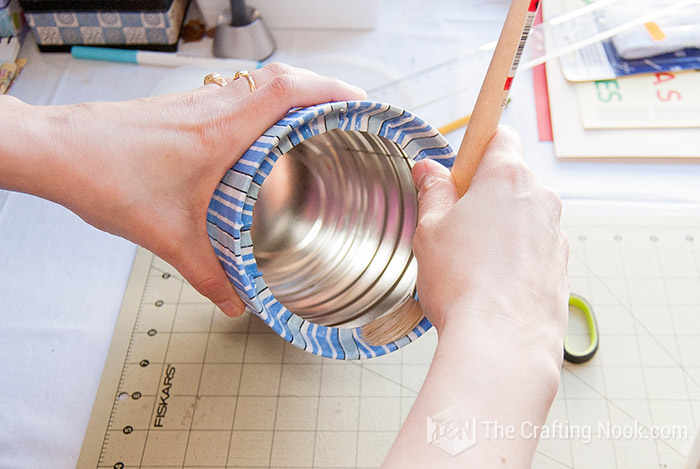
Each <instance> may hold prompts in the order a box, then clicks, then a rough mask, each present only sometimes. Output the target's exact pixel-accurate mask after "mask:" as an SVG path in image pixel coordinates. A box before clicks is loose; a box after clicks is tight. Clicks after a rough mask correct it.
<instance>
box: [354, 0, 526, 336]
mask: <svg viewBox="0 0 700 469" xmlns="http://www.w3.org/2000/svg"><path fill="white" fill-rule="evenodd" d="M539 3H540V2H539V0H513V1H512V3H511V5H510V9H509V10H508V15H507V16H506V21H505V23H504V25H503V29H502V30H501V35H500V37H499V39H498V44H497V45H496V49H495V50H494V51H493V57H491V63H490V64H489V68H488V70H487V72H486V77H485V78H484V82H483V84H482V85H481V90H480V91H479V96H478V97H477V99H476V104H475V105H474V111H473V112H472V114H471V118H470V120H469V125H468V126H467V130H466V132H465V133H464V138H463V139H462V144H461V145H460V147H459V151H458V152H457V157H456V158H455V163H454V166H453V167H452V178H453V179H454V181H455V185H456V186H457V191H458V192H459V195H460V197H461V196H463V195H464V194H465V193H466V192H467V189H468V188H469V184H470V183H471V180H472V178H473V177H474V174H475V173H476V169H477V167H478V166H479V162H480V161H481V158H482V156H483V154H484V151H485V150H486V147H487V146H488V144H489V142H490V141H491V139H492V138H493V136H494V135H495V134H496V131H497V130H498V123H499V121H500V120H501V114H503V109H504V108H505V107H506V103H507V101H508V94H509V93H510V89H511V85H512V83H513V77H514V76H515V72H516V70H517V68H518V63H519V62H520V57H521V55H522V53H523V49H524V48H525V42H526V40H527V36H528V34H529V32H530V28H532V23H533V21H534V20H535V15H536V14H537V7H538V6H539ZM422 319H423V310H422V309H421V308H420V305H419V304H418V302H417V301H415V300H413V299H412V298H407V299H406V301H405V302H404V303H402V304H401V306H399V307H398V308H397V309H396V310H394V311H391V312H389V313H387V314H385V315H384V316H382V317H380V318H378V319H376V320H375V321H372V322H371V323H369V324H367V325H366V326H364V327H363V328H362V336H363V337H364V339H365V340H366V341H367V342H368V343H369V344H371V345H385V344H388V343H390V342H393V341H395V340H398V339H400V338H401V337H403V336H405V335H406V334H408V333H409V332H411V331H412V330H413V329H414V328H415V327H416V326H417V325H418V323H420V321H421V320H422Z"/></svg>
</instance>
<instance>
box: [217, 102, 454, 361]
mask: <svg viewBox="0 0 700 469" xmlns="http://www.w3.org/2000/svg"><path fill="white" fill-rule="evenodd" d="M331 129H339V130H343V131H363V132H367V133H370V134H374V135H378V136H381V137H384V138H387V139H388V140H391V141H392V142H394V143H396V144H397V145H398V146H399V147H400V148H401V149H402V150H403V152H404V153H405V154H406V156H407V157H408V158H411V159H414V160H416V161H418V160H421V159H424V158H430V159H434V160H436V161H438V162H440V163H442V164H443V165H445V166H447V167H451V166H452V163H453V161H454V157H455V152H454V151H453V150H452V148H451V147H450V145H449V143H448V141H447V139H445V137H444V136H443V135H442V134H440V133H439V132H438V131H437V130H436V129H434V128H433V127H432V126H430V125H429V124H427V123H426V122H424V121H423V120H422V119H420V118H419V117H417V116H415V115H413V114H411V113H410V112H408V111H405V110H403V109H401V108H398V107H396V106H392V105H389V104H384V103H378V102H371V101H344V102H335V103H326V104H319V105H316V106H311V107H307V108H298V109H293V110H291V111H290V112H289V113H288V114H287V115H286V116H285V117H284V118H282V119H281V120H280V121H279V122H277V123H276V124H275V125H273V126H272V127H270V128H269V129H268V130H267V131H265V132H264V133H263V135H261V136H260V137H259V138H258V140H257V141H256V142H255V143H253V145H252V146H251V147H250V148H249V149H248V150H247V151H246V152H245V153H244V154H243V155H242V156H241V158H240V159H239V160H238V161H237V162H236V164H235V165H234V166H233V167H232V168H231V169H229V170H228V171H227V172H226V174H225V175H224V177H223V178H222V179H221V181H220V182H219V185H218V186H217V188H216V190H215V192H214V194H213V196H212V199H211V201H210V203H209V209H208V211H207V232H208V234H209V238H210V240H211V243H212V245H213V247H214V251H215V252H216V255H217V256H218V258H219V260H220V261H221V264H222V265H223V267H224V270H225V271H226V274H227V275H228V277H229V279H230V280H231V283H232V284H233V286H234V288H235V290H236V291H237V292H238V294H239V295H240V296H241V298H242V299H243V301H244V302H245V303H246V305H247V306H248V307H249V308H250V310H251V311H252V312H253V313H254V314H255V315H257V316H258V317H259V318H260V319H262V320H263V321H264V322H265V324H267V325H268V326H269V327H270V328H272V330H273V331H275V333H277V334H278V335H279V336H280V337H282V338H283V339H285V340H286V341H287V342H290V343H291V344H293V345H295V346H296V347H298V348H300V349H302V350H305V351H307V352H310V353H313V354H316V355H321V356H323V357H326V358H333V359H339V360H351V359H361V358H372V357H378V356H381V355H385V354H387V353H390V352H393V351H394V350H397V349H398V348H400V347H402V346H404V345H406V344H408V343H410V342H412V341H414V340H416V339H417V338H418V337H420V336H421V335H423V334H424V333H425V332H426V331H427V330H428V329H430V328H431V327H432V325H431V324H430V321H428V319H427V318H425V317H424V318H423V319H422V321H421V322H420V323H419V324H418V325H417V326H416V327H415V328H414V329H413V330H412V331H411V332H410V333H408V334H406V335H405V336H404V337H402V338H400V339H398V340H396V341H394V342H390V343H388V344H386V345H382V346H373V345H369V344H368V343H367V342H366V341H365V340H364V339H363V337H362V333H361V329H362V328H361V327H354V328H343V327H329V326H320V325H318V324H315V323H312V322H310V321H307V320H305V319H302V318H301V317H299V316H297V315H296V314H294V313H292V312H291V311H289V310H288V309H287V308H285V307H284V305H282V304H281V303H280V302H278V301H277V300H276V299H275V297H274V296H273V295H272V293H271V292H270V290H269V288H268V287H267V285H265V282H264V280H263V278H262V274H261V273H260V271H259V270H258V267H257V263H256V261H255V257H254V256H253V243H252V240H251V235H250V227H251V225H252V221H253V205H254V204H255V201H256V200H257V196H258V191H259V190H260V186H261V185H262V183H263V182H264V181H265V178H266V177H267V175H268V174H269V173H270V171H271V170H272V167H273V165H274V164H275V162H276V161H277V159H278V158H279V157H280V156H282V155H283V154H285V153H287V152H288V151H289V150H291V149H292V148H293V147H295V146H296V145H298V144H299V143H301V142H303V141H304V140H306V139H309V138H311V137H313V136H316V135H320V134H322V133H323V132H326V131H328V130H331Z"/></svg>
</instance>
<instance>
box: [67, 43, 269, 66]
mask: <svg viewBox="0 0 700 469" xmlns="http://www.w3.org/2000/svg"><path fill="white" fill-rule="evenodd" d="M70 53H71V55H72V56H73V57H75V58H76V59H86V60H102V61H106V62H122V63H130V64H139V65H157V66H162V67H178V66H180V65H199V66H202V67H210V68H213V69H231V70H244V69H247V70H255V69H256V68H260V67H262V63H260V62H256V61H254V60H239V59H218V58H212V57H195V56H190V55H177V54H174V53H171V52H153V51H143V50H133V49H113V48H110V47H89V46H73V47H71V50H70Z"/></svg>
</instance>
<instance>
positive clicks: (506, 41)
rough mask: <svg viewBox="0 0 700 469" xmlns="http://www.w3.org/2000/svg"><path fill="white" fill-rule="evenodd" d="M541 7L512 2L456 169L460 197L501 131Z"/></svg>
mask: <svg viewBox="0 0 700 469" xmlns="http://www.w3.org/2000/svg"><path fill="white" fill-rule="evenodd" d="M538 4H539V0H512V3H511V5H510V9H509V10H508V16H506V21H505V24H504V25H503V30H502V31H501V36H500V37H499V38H498V44H497V45H496V49H495V50H494V51H493V57H492V58H491V64H490V65H489V68H488V71H487V72H486V77H485V78H484V83H483V84H482V85H481V90H480V91H479V96H478V98H477V99H476V104H475V105H474V111H473V112H472V115H471V119H470V120H469V125H468V126H467V130H466V132H465V134H464V138H463V139H462V144H461V145H460V147H459V151H458V152H457V157H456V159H455V163H454V166H453V167H452V178H453V179H454V181H455V184H456V185H457V190H458V192H459V196H460V197H462V196H463V195H464V194H465V193H466V192H467V189H468V188H469V184H470V183H471V180H472V178H473V177H474V174H475V173H476V168H477V167H478V166H479V162H480V161H481V157H482V156H483V154H484V150H486V146H487V145H488V144H489V142H490V141H491V139H492V138H493V136H494V135H495V134H496V131H497V130H498V122H499V121H500V120H501V114H503V109H504V108H505V107H506V101H507V99H508V94H509V92H510V86H511V83H512V81H513V76H514V75H515V70H516V69H517V67H518V62H520V55H521V54H522V51H523V47H525V40H526V39H527V35H528V33H529V32H530V28H531V27H532V22H533V21H534V19H535V14H536V13H537V6H538Z"/></svg>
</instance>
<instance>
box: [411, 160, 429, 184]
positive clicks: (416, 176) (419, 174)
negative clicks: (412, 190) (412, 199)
mask: <svg viewBox="0 0 700 469" xmlns="http://www.w3.org/2000/svg"><path fill="white" fill-rule="evenodd" d="M427 175H428V165H427V164H426V163H425V162H423V161H418V162H417V163H416V164H415V166H413V170H412V171H411V176H413V183H414V184H415V185H416V188H417V189H418V190H419V191H420V190H422V188H423V185H424V184H425V182H426V181H425V179H426V176H427Z"/></svg>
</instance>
